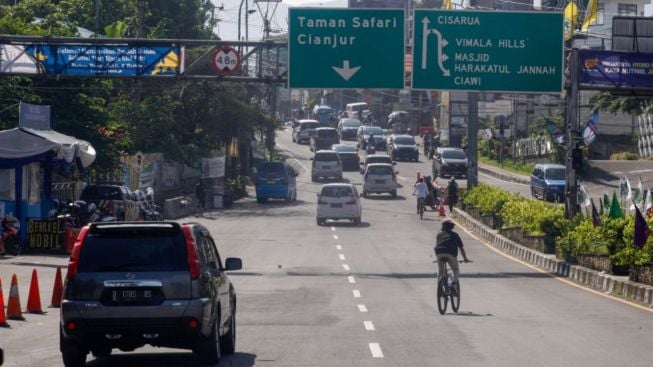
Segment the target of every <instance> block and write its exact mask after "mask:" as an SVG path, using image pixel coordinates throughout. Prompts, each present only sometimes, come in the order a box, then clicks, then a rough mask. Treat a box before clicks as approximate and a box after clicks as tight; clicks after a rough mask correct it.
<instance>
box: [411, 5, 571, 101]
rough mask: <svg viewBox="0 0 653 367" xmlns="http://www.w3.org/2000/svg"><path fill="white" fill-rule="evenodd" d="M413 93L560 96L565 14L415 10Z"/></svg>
mask: <svg viewBox="0 0 653 367" xmlns="http://www.w3.org/2000/svg"><path fill="white" fill-rule="evenodd" d="M413 19H414V20H415V22H414V28H413V29H414V33H413V36H414V43H413V45H414V47H413V70H412V86H413V88H414V89H444V90H467V91H506V92H533V93H534V92H540V93H548V92H551V93H559V92H560V91H561V90H562V85H563V84H562V83H563V66H562V65H563V34H562V32H563V26H562V13H546V12H495V11H454V10H421V9H419V10H418V9H416V10H415V16H414V18H413Z"/></svg>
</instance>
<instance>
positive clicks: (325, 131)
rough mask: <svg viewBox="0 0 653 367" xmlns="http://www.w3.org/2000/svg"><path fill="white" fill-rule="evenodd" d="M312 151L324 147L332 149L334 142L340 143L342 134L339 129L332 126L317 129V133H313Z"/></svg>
mask: <svg viewBox="0 0 653 367" xmlns="http://www.w3.org/2000/svg"><path fill="white" fill-rule="evenodd" d="M310 144H311V146H310V149H311V152H317V151H318V150H322V149H331V146H332V145H334V144H340V135H338V131H337V130H336V129H334V128H332V127H320V128H317V129H315V133H313V134H312V135H311V142H310Z"/></svg>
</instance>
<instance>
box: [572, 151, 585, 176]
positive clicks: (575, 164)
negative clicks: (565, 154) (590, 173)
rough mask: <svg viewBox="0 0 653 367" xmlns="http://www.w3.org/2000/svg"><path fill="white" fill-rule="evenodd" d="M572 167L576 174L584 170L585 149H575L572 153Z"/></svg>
mask: <svg viewBox="0 0 653 367" xmlns="http://www.w3.org/2000/svg"><path fill="white" fill-rule="evenodd" d="M571 167H572V168H573V169H574V171H576V172H579V171H582V170H583V149H581V148H574V149H573V150H572V151H571Z"/></svg>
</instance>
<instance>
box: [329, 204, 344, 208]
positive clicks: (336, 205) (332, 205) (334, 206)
mask: <svg viewBox="0 0 653 367" xmlns="http://www.w3.org/2000/svg"><path fill="white" fill-rule="evenodd" d="M331 207H332V208H342V204H331Z"/></svg>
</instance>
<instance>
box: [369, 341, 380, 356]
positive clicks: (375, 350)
mask: <svg viewBox="0 0 653 367" xmlns="http://www.w3.org/2000/svg"><path fill="white" fill-rule="evenodd" d="M370 352H372V357H374V358H383V351H381V346H380V345H379V343H370Z"/></svg>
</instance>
